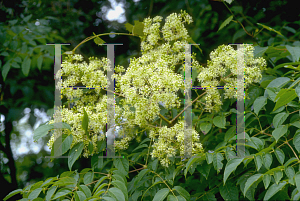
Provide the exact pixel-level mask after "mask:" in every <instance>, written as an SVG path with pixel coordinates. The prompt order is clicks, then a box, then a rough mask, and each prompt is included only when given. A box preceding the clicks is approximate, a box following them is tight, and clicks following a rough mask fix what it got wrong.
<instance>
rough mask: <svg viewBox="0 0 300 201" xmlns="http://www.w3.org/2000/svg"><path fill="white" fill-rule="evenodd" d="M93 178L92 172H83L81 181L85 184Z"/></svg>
mask: <svg viewBox="0 0 300 201" xmlns="http://www.w3.org/2000/svg"><path fill="white" fill-rule="evenodd" d="M93 179H94V173H93V172H87V173H85V175H84V177H83V183H84V184H85V185H87V184H90V183H91V182H92V181H93Z"/></svg>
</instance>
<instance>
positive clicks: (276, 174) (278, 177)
mask: <svg viewBox="0 0 300 201" xmlns="http://www.w3.org/2000/svg"><path fill="white" fill-rule="evenodd" d="M282 177H283V173H282V171H281V170H277V171H275V172H274V179H275V183H276V184H278V182H279V181H280V180H281V178H282Z"/></svg>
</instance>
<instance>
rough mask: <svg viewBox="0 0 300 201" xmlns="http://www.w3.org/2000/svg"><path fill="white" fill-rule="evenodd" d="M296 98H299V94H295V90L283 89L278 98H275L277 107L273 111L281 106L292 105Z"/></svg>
mask: <svg viewBox="0 0 300 201" xmlns="http://www.w3.org/2000/svg"><path fill="white" fill-rule="evenodd" d="M296 97H297V94H296V92H295V89H281V90H280V91H279V92H278V94H277V96H276V97H275V101H276V105H275V107H274V109H273V111H275V110H277V109H278V108H280V107H281V106H284V105H286V104H288V103H290V102H291V101H292V100H294V99H295V98H296Z"/></svg>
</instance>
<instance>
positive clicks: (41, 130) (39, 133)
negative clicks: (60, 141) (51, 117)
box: [33, 122, 71, 141]
mask: <svg viewBox="0 0 300 201" xmlns="http://www.w3.org/2000/svg"><path fill="white" fill-rule="evenodd" d="M61 125H62V127H58V126H60V123H54V124H45V125H42V126H40V127H38V128H37V129H35V130H34V131H33V140H34V141H37V140H38V139H40V138H41V137H43V136H45V135H47V134H48V132H49V131H50V130H52V129H54V126H56V127H57V128H63V129H69V130H71V126H70V125H69V124H67V123H64V122H62V123H61Z"/></svg>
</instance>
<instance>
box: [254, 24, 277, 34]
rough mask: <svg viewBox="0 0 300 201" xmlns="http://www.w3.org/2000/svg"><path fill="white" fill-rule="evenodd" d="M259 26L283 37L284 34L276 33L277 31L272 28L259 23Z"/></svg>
mask: <svg viewBox="0 0 300 201" xmlns="http://www.w3.org/2000/svg"><path fill="white" fill-rule="evenodd" d="M257 24H258V25H260V26H262V27H263V28H265V29H268V30H269V31H273V32H275V33H277V34H279V35H281V36H282V34H281V33H280V32H279V31H276V30H275V29H273V28H271V27H268V26H266V25H263V24H261V23H257Z"/></svg>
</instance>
